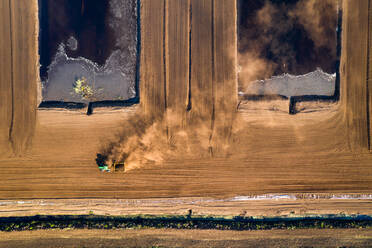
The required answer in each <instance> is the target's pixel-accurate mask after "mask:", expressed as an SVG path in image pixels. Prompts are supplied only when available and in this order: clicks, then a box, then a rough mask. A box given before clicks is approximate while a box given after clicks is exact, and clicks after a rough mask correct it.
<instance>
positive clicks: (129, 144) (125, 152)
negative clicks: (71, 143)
mask: <svg viewBox="0 0 372 248" xmlns="http://www.w3.org/2000/svg"><path fill="white" fill-rule="evenodd" d="M178 118H179V115H178V114H175V112H174V111H172V109H168V110H167V112H166V113H165V114H164V115H163V116H162V117H160V118H150V117H149V116H146V115H144V114H141V113H139V112H137V114H136V115H135V116H133V117H131V118H130V119H129V120H127V121H126V125H125V127H123V129H122V130H121V131H120V132H119V133H118V134H117V135H116V139H115V140H112V141H111V142H110V143H108V145H105V146H103V147H102V148H101V150H100V152H99V157H100V158H103V159H104V160H105V163H106V164H107V165H109V166H110V165H112V164H113V163H114V162H125V170H126V171H129V170H133V169H137V168H141V167H142V166H146V165H147V166H148V165H151V164H152V165H160V164H161V163H162V162H163V161H164V160H166V159H168V160H169V159H179V158H198V159H202V158H211V157H227V156H230V155H231V151H232V150H233V149H232V144H233V143H234V140H236V138H237V136H238V132H239V131H241V129H239V128H238V126H239V125H235V124H234V125H233V126H232V127H229V130H226V129H225V128H224V127H223V126H222V125H223V124H222V123H221V122H219V121H217V122H216V123H215V124H214V125H215V126H214V127H213V128H212V129H211V125H210V123H208V122H207V121H205V120H203V119H202V118H197V119H195V118H194V119H193V120H192V121H191V120H190V121H189V123H188V125H186V126H181V125H179V120H178ZM237 122H238V121H237V119H236V120H235V122H234V123H237ZM224 129H225V130H224ZM213 130H215V132H213Z"/></svg>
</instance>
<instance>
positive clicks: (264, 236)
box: [0, 229, 372, 248]
mask: <svg viewBox="0 0 372 248" xmlns="http://www.w3.org/2000/svg"><path fill="white" fill-rule="evenodd" d="M20 234H22V235H20ZM371 237H372V232H371V230H342V229H334V230H270V231H216V230H181V231H180V230H169V229H162V230H154V229H148V230H124V231H123V230H111V231H107V230H40V231H25V232H12V233H4V232H3V233H0V240H1V241H0V247H38V248H43V247H51V246H53V247H370V246H371V245H372V238H371Z"/></svg>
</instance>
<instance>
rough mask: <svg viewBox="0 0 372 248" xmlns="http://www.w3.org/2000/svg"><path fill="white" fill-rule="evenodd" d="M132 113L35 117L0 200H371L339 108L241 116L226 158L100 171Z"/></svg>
mask: <svg viewBox="0 0 372 248" xmlns="http://www.w3.org/2000/svg"><path fill="white" fill-rule="evenodd" d="M136 108H137V107H132V108H125V109H116V110H115V109H111V110H109V109H104V110H102V109H101V110H96V111H95V114H93V115H91V116H87V115H85V114H84V113H83V112H79V111H67V110H51V109H49V110H45V109H44V110H39V111H38V123H37V130H36V134H35V140H34V144H33V148H32V150H31V151H29V153H28V154H27V155H25V156H24V157H22V158H9V159H2V160H0V167H1V168H2V169H1V171H0V177H1V179H2V183H1V185H0V198H1V199H8V200H11V199H47V198H107V199H113V198H122V199H142V198H163V197H220V198H224V197H233V196H238V195H243V196H244V195H254V194H265V193H330V194H332V193H371V188H372V172H371V161H372V155H371V154H370V153H368V152H366V153H357V154H356V153H351V152H349V151H348V147H347V145H346V144H347V142H346V141H347V139H348V136H347V135H346V133H345V131H344V130H345V129H344V126H343V124H342V123H343V122H342V121H339V120H340V118H341V117H340V115H339V114H338V113H339V112H338V110H337V108H338V106H335V108H334V109H332V110H327V111H319V112H313V113H300V114H297V115H295V116H290V115H288V114H285V113H278V112H275V111H256V112H255V111H250V110H244V109H241V110H240V112H239V116H240V117H241V118H240V121H241V123H240V124H239V126H240V127H241V130H240V131H239V132H240V133H239V137H238V139H237V140H236V147H232V149H234V152H235V153H234V155H231V156H230V157H209V158H208V157H207V158H203V159H200V158H199V159H198V158H195V157H194V158H193V157H187V156H185V157H180V158H179V159H177V160H175V159H173V160H167V161H165V162H164V163H162V164H158V165H157V164H144V165H143V166H142V167H141V168H139V169H135V170H131V171H128V172H127V173H125V174H121V173H117V174H113V173H102V172H100V171H99V170H98V168H97V165H96V163H95V158H96V153H97V151H99V148H100V147H101V146H102V145H104V144H106V142H107V140H108V139H110V138H111V137H113V136H114V135H115V133H117V132H118V130H119V129H120V127H125V120H126V119H127V118H128V117H129V116H131V115H133V114H135V111H136ZM267 137H271V139H268V138H267ZM315 144H317V145H315ZM319 144H320V145H319ZM40 151H42V152H40Z"/></svg>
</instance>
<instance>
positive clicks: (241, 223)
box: [0, 214, 372, 232]
mask: <svg viewBox="0 0 372 248" xmlns="http://www.w3.org/2000/svg"><path fill="white" fill-rule="evenodd" d="M65 228H75V229H143V228H172V229H217V230H270V229H310V228H316V229H326V228H327V229H332V228H372V216H368V215H355V216H346V215H345V216H340V215H326V216H324V217H323V216H316V217H270V218H264V217H262V218H256V217H241V216H235V217H232V218H220V217H196V216H195V217H194V216H191V215H187V216H147V215H138V216H99V215H93V214H90V215H55V216H48V215H36V216H28V217H3V218H0V231H6V232H10V231H23V230H37V229H65Z"/></svg>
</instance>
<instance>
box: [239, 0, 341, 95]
mask: <svg viewBox="0 0 372 248" xmlns="http://www.w3.org/2000/svg"><path fill="white" fill-rule="evenodd" d="M240 6H241V13H240V20H239V44H238V45H239V65H240V73H239V90H240V91H243V92H244V89H245V88H246V86H247V84H249V83H250V82H252V81H255V80H260V79H265V78H269V77H271V76H273V75H279V74H283V73H290V74H295V75H300V74H305V73H308V72H311V71H314V70H315V69H316V68H318V67H320V68H322V69H323V70H324V71H326V72H328V73H334V72H335V71H336V69H337V68H336V65H337V60H338V58H337V51H336V45H337V33H336V27H337V21H338V16H337V8H338V5H337V0H294V1H286V2H284V1H274V0H266V1H241V3H240Z"/></svg>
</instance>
